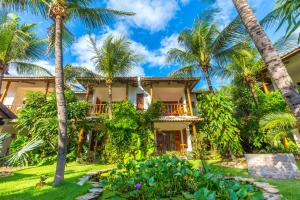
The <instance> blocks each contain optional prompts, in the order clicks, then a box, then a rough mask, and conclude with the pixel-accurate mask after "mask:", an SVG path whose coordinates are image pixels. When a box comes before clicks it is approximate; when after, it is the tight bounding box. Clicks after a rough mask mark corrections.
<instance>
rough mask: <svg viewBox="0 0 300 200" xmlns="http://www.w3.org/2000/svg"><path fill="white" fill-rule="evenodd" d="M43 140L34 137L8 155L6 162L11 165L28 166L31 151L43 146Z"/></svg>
mask: <svg viewBox="0 0 300 200" xmlns="http://www.w3.org/2000/svg"><path fill="white" fill-rule="evenodd" d="M42 145H43V140H41V139H38V138H34V139H32V140H31V141H29V142H28V143H27V144H26V145H25V146H23V147H21V148H19V149H18V150H17V152H15V153H13V154H11V155H9V156H8V160H7V161H6V164H7V165H9V166H26V165H27V164H28V159H29V152H31V151H33V150H35V149H37V148H39V147H41V146H42Z"/></svg>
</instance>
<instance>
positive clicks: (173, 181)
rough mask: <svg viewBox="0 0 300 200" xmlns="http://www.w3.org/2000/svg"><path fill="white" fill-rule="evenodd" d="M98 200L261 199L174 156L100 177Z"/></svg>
mask: <svg viewBox="0 0 300 200" xmlns="http://www.w3.org/2000/svg"><path fill="white" fill-rule="evenodd" d="M100 186H102V187H103V189H104V192H103V194H102V195H101V199H199V200H200V199H210V200H214V199H225V200H227V199H228V200H229V199H262V198H263V196H262V193H261V192H260V191H259V190H258V189H256V188H255V187H254V186H252V185H250V184H245V183H242V182H238V181H235V180H226V179H224V178H223V176H222V175H221V174H219V173H213V172H211V171H208V172H204V173H203V172H202V171H200V170H199V169H195V168H193V167H192V166H191V164H190V163H189V162H188V161H186V160H182V159H179V158H177V157H175V156H172V157H169V156H163V157H155V158H151V159H148V160H146V161H144V162H136V161H129V162H128V163H126V164H124V165H122V164H119V165H118V166H117V170H112V172H110V173H109V174H103V175H101V181H100Z"/></svg>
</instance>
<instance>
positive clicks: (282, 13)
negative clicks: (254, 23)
mask: <svg viewBox="0 0 300 200" xmlns="http://www.w3.org/2000/svg"><path fill="white" fill-rule="evenodd" d="M262 24H263V25H264V26H266V27H269V26H271V25H273V24H277V25H278V27H277V29H276V31H278V30H279V29H280V28H282V27H283V26H284V25H285V24H287V27H286V29H285V37H286V38H288V37H289V36H291V35H292V34H293V33H296V31H297V29H298V28H299V27H300V2H299V1H293V0H277V1H276V3H275V8H274V9H273V10H272V11H271V12H270V13H269V14H268V15H267V16H266V17H265V18H264V19H263V20H262ZM298 42H300V34H299V36H298Z"/></svg>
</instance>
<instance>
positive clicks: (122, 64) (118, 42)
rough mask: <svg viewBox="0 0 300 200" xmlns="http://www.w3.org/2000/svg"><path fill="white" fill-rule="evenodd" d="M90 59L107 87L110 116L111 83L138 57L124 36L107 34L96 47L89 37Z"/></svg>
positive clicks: (93, 40) (136, 60)
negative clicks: (101, 43) (102, 41)
mask: <svg viewBox="0 0 300 200" xmlns="http://www.w3.org/2000/svg"><path fill="white" fill-rule="evenodd" d="M90 44H91V49H92V52H93V57H92V60H93V62H94V64H95V71H96V73H97V74H98V75H100V76H102V77H104V78H105V81H106V85H107V87H108V115H109V117H110V118H111V117H112V84H113V80H114V78H115V77H117V76H124V75H126V73H128V71H129V70H130V69H132V67H133V65H135V64H137V62H138V61H139V60H140V57H139V56H138V55H136V54H135V53H134V51H133V50H132V49H131V48H130V42H129V41H128V40H127V39H126V38H124V37H120V38H114V37H113V36H112V35H109V36H108V37H107V38H106V39H105V41H104V43H103V46H102V47H100V48H99V47H97V44H96V40H95V38H92V37H90Z"/></svg>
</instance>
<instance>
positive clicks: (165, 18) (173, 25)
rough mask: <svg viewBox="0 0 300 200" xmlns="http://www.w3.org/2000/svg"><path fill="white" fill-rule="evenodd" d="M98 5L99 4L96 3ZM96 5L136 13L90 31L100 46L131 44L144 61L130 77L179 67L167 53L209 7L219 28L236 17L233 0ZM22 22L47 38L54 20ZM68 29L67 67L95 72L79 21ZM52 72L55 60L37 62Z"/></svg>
mask: <svg viewBox="0 0 300 200" xmlns="http://www.w3.org/2000/svg"><path fill="white" fill-rule="evenodd" d="M95 2H97V1H95ZM249 2H250V5H251V6H252V7H253V8H254V9H255V11H256V14H257V16H258V18H262V17H263V16H264V15H265V14H267V13H268V12H269V11H271V9H272V8H273V6H274V0H268V1H266V0H249ZM95 6H99V7H107V8H113V9H118V10H124V11H132V12H135V13H136V15H135V16H132V17H122V18H119V19H117V20H116V21H115V22H114V23H112V24H110V25H109V26H102V27H100V28H98V29H95V30H91V31H90V32H91V33H92V34H93V35H94V37H96V39H97V42H98V44H99V45H101V43H102V41H103V39H104V38H105V37H106V36H107V35H109V34H113V35H115V36H120V35H124V36H126V37H127V38H128V39H129V40H130V41H131V42H132V46H133V49H134V50H135V51H136V53H137V54H140V55H141V56H142V57H143V58H144V59H143V62H141V63H140V65H139V66H135V67H134V68H133V70H132V71H131V72H130V74H129V75H131V76H136V75H139V76H167V75H168V74H169V73H170V72H171V71H172V70H174V69H176V68H177V66H175V65H172V64H170V63H167V62H166V60H165V57H166V53H167V51H168V50H169V49H170V48H173V47H178V43H177V36H178V34H179V33H180V32H181V31H182V30H183V29H184V28H189V27H191V26H192V24H193V21H194V19H195V18H196V17H197V16H198V15H201V14H203V10H205V9H207V8H212V7H213V8H217V9H219V11H220V12H219V13H218V14H217V15H216V16H215V17H214V20H215V21H217V22H218V23H219V24H220V26H224V25H226V24H227V23H229V22H230V20H231V19H233V18H234V17H235V16H236V15H237V14H236V12H235V9H234V6H233V4H232V1H231V0H216V1H215V2H213V3H209V1H201V0H122V1H120V0H103V1H98V3H97V4H96V5H95ZM21 19H22V20H23V21H26V22H34V23H38V24H39V25H38V29H37V32H38V33H39V34H40V35H41V36H42V37H45V36H46V33H47V32H46V30H47V27H48V26H49V24H50V22H51V21H45V20H44V19H42V18H40V17H36V16H32V15H31V14H29V13H21ZM68 27H69V29H70V30H71V31H72V32H73V33H74V34H75V36H76V41H75V43H74V44H73V45H72V46H71V47H70V48H69V49H66V50H65V52H64V64H68V63H70V64H74V65H79V66H86V67H88V68H90V69H93V63H92V62H91V59H90V58H91V52H90V51H89V50H88V43H87V41H86V39H87V33H88V32H89V30H86V29H85V28H84V27H83V26H82V25H81V24H80V22H72V23H70V24H68ZM268 34H269V36H270V38H271V39H272V40H273V41H275V40H276V39H277V38H278V37H279V36H280V35H282V32H279V33H276V34H275V33H274V31H268ZM37 64H41V65H43V66H45V67H47V68H48V69H50V70H51V71H54V62H53V59H52V58H47V57H45V59H42V60H39V61H37ZM226 82H228V80H220V79H214V80H213V84H214V87H219V86H220V85H222V84H224V83H226ZM199 87H206V83H205V81H201V83H200V85H199Z"/></svg>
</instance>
